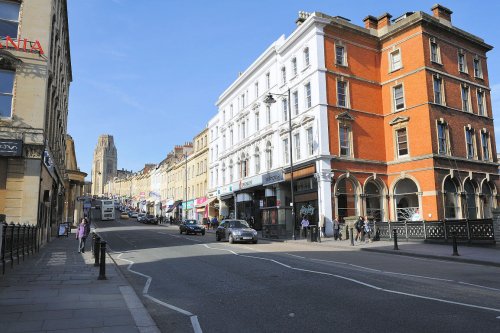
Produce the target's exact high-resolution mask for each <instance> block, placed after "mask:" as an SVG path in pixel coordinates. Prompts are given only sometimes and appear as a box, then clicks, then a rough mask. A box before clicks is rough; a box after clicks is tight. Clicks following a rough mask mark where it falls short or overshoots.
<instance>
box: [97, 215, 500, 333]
mask: <svg viewBox="0 0 500 333" xmlns="http://www.w3.org/2000/svg"><path fill="white" fill-rule="evenodd" d="M95 224H96V225H97V227H98V232H99V234H100V235H101V236H102V237H103V238H104V239H105V240H106V241H107V242H108V245H109V247H110V249H111V250H112V257H113V259H114V260H115V261H116V263H117V264H118V265H119V267H120V268H121V271H122V272H123V273H124V275H125V276H126V278H127V279H128V280H129V282H130V283H131V284H132V286H133V287H134V289H135V290H136V292H137V294H138V295H139V296H141V298H142V300H143V302H144V304H145V306H146V308H147V310H148V311H149V313H150V314H151V316H152V317H153V319H154V320H155V321H156V323H157V325H158V327H159V328H160V329H161V331H162V332H292V331H296V332H334V331H335V332H348V331H349V332H402V331H404V332H436V331H440V332H471V331H481V332H499V331H500V279H499V276H500V268H496V267H489V266H481V265H474V264H465V263H456V262H447V261H439V260H431V259H422V258H411V257H404V256H395V255H390V254H380V253H370V252H365V251H355V250H354V251H353V250H349V249H336V248H332V247H322V246H311V245H307V244H293V243H278V242H265V241H260V242H259V244H256V245H254V244H248V245H247V244H232V245H231V244H228V243H220V242H216V241H215V235H214V234H211V233H207V235H205V236H200V235H197V236H194V235H189V236H186V235H179V232H178V229H177V228H176V227H170V226H168V227H167V226H163V225H161V226H156V225H143V224H140V223H137V222H136V221H135V219H130V220H119V219H117V221H113V222H96V223H95Z"/></svg>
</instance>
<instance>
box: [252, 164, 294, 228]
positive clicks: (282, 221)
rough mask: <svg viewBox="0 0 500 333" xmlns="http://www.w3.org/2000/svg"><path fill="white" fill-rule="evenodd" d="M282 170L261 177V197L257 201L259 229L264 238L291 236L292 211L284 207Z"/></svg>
mask: <svg viewBox="0 0 500 333" xmlns="http://www.w3.org/2000/svg"><path fill="white" fill-rule="evenodd" d="M284 180H285V179H284V173H283V170H277V171H272V172H268V173H266V174H264V175H263V176H262V187H263V191H262V197H261V199H259V208H260V219H261V221H260V222H261V229H262V234H263V236H264V237H271V238H283V237H288V236H289V235H291V234H292V230H293V227H292V226H293V224H292V210H291V207H290V206H289V205H288V206H287V205H286V202H285V201H286V196H285V194H286V190H285V183H284Z"/></svg>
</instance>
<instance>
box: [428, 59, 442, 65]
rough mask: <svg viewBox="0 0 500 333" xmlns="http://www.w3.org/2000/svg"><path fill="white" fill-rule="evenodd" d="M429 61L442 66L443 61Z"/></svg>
mask: <svg viewBox="0 0 500 333" xmlns="http://www.w3.org/2000/svg"><path fill="white" fill-rule="evenodd" d="M431 63H433V64H434V65H439V66H443V63H442V62H439V61H435V60H431Z"/></svg>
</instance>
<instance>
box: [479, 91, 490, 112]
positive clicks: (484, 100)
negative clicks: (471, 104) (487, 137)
mask: <svg viewBox="0 0 500 333" xmlns="http://www.w3.org/2000/svg"><path fill="white" fill-rule="evenodd" d="M479 96H482V97H481V100H482V104H480V103H479ZM476 102H477V114H478V115H480V116H487V115H488V112H487V108H486V93H485V92H484V90H483V89H481V88H477V89H476ZM481 105H482V106H481Z"/></svg>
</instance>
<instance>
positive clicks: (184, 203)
mask: <svg viewBox="0 0 500 333" xmlns="http://www.w3.org/2000/svg"><path fill="white" fill-rule="evenodd" d="M193 203H194V200H189V201H188V202H183V203H182V209H193ZM186 204H187V208H186Z"/></svg>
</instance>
